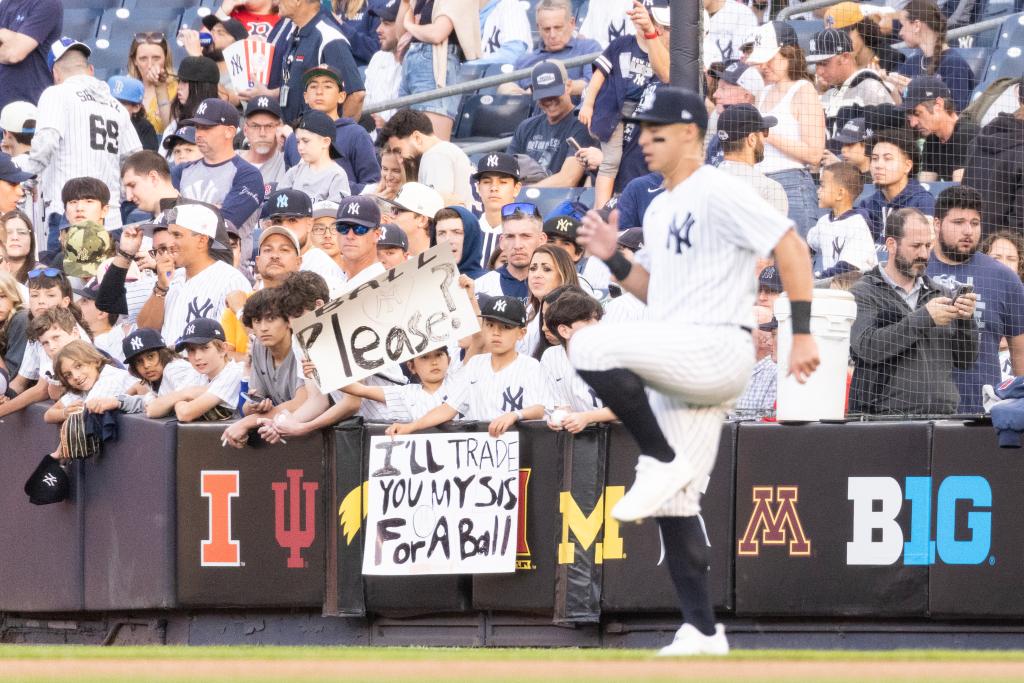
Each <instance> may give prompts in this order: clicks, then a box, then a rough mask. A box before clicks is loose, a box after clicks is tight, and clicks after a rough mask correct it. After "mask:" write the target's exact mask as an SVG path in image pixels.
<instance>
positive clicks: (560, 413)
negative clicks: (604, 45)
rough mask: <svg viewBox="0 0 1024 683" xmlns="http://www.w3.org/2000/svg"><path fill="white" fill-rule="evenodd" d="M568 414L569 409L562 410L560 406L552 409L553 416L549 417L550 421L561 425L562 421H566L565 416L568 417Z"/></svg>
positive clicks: (557, 425) (558, 425)
mask: <svg viewBox="0 0 1024 683" xmlns="http://www.w3.org/2000/svg"><path fill="white" fill-rule="evenodd" d="M568 416H569V411H568V410H562V409H561V408H558V409H557V410H554V411H552V413H551V417H549V418H548V421H549V422H550V423H551V424H553V425H555V426H556V427H561V426H562V422H564V421H565V418H567V417H568Z"/></svg>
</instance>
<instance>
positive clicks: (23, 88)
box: [0, 0, 64, 107]
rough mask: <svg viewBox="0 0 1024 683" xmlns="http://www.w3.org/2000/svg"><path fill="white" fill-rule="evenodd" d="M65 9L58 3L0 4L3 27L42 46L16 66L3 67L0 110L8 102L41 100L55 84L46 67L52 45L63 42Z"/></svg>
mask: <svg viewBox="0 0 1024 683" xmlns="http://www.w3.org/2000/svg"><path fill="white" fill-rule="evenodd" d="M63 17H64V8H63V7H62V6H61V3H60V2H57V0H4V1H3V2H0V28H6V29H9V30H11V31H14V32H15V33H22V34H24V35H26V36H28V37H30V38H32V39H34V40H35V41H36V42H38V43H39V45H37V46H36V49H34V50H32V51H31V52H29V53H28V56H27V57H25V59H23V60H21V61H20V62H18V63H17V64H0V107H4V106H6V105H7V104H8V103H9V102H18V101H25V102H32V103H33V104H34V103H36V102H38V101H39V96H40V95H41V94H42V93H43V90H46V88H48V87H50V86H51V85H53V74H52V73H50V69H49V67H48V66H47V65H46V57H47V55H48V54H49V52H50V45H52V44H53V43H54V42H55V41H57V40H59V39H60V36H61V30H62V29H63V26H64V22H63Z"/></svg>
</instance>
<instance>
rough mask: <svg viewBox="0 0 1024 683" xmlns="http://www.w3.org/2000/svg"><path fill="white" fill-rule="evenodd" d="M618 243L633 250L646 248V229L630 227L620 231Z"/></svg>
mask: <svg viewBox="0 0 1024 683" xmlns="http://www.w3.org/2000/svg"><path fill="white" fill-rule="evenodd" d="M618 244H619V246H620V247H625V248H626V249H629V250H631V251H640V250H641V249H643V248H644V229H643V228H630V229H629V230H623V231H622V232H620V233H619V240H618Z"/></svg>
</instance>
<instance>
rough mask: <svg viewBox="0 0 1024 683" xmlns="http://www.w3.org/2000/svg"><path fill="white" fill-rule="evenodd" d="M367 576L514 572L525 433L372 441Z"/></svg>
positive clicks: (419, 435) (366, 560)
mask: <svg viewBox="0 0 1024 683" xmlns="http://www.w3.org/2000/svg"><path fill="white" fill-rule="evenodd" d="M369 474H370V477H369V487H368V488H369V490H368V492H367V517H366V542H365V544H364V551H363V573H364V574H367V575H374V574H377V575H390V576H411V575H421V574H486V573H492V574H493V573H501V572H514V571H515V568H516V548H517V538H518V528H519V434H518V433H516V432H508V433H506V434H503V435H502V436H501V437H499V438H497V439H495V438H492V437H490V436H489V435H488V434H487V433H486V432H473V433H462V434H457V433H452V434H416V435H407V436H401V437H396V438H391V437H387V436H375V437H373V438H372V439H371V440H370V458H369Z"/></svg>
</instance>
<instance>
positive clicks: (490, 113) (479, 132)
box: [454, 95, 533, 140]
mask: <svg viewBox="0 0 1024 683" xmlns="http://www.w3.org/2000/svg"><path fill="white" fill-rule="evenodd" d="M532 106H533V100H532V99H531V98H530V96H529V95H470V96H469V97H467V98H466V99H465V101H464V102H463V105H462V111H461V113H460V115H459V120H458V121H457V122H456V130H455V136H454V137H455V138H458V139H460V140H466V139H468V138H483V139H486V138H501V137H506V136H509V135H512V134H513V133H514V132H515V130H516V127H517V126H518V125H519V124H520V123H521V122H522V121H523V120H524V119H525V118H527V116H529V114H530V108H531V107H532Z"/></svg>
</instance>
